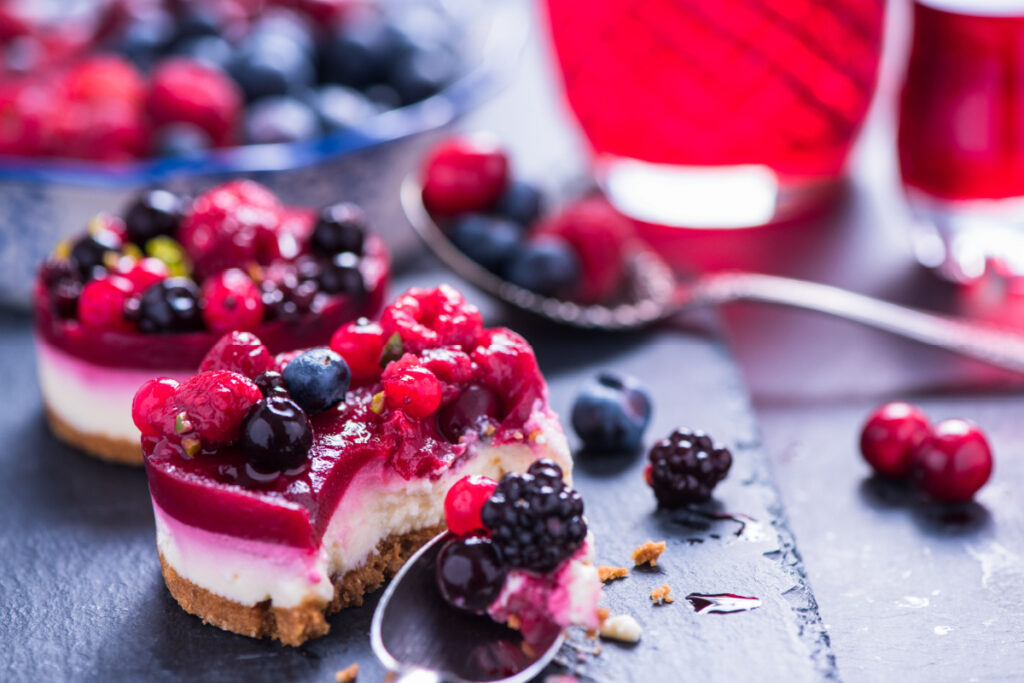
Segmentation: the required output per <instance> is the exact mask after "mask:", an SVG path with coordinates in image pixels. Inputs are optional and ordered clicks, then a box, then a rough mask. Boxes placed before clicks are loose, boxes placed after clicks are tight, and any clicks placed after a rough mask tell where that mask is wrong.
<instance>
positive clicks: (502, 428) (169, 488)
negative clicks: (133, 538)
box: [142, 287, 547, 549]
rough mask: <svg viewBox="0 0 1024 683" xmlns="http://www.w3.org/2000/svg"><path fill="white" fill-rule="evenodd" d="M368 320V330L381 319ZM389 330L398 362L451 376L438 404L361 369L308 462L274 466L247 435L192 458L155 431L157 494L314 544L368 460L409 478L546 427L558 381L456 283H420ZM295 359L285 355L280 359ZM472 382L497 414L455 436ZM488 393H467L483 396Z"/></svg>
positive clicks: (167, 505)
mask: <svg viewBox="0 0 1024 683" xmlns="http://www.w3.org/2000/svg"><path fill="white" fill-rule="evenodd" d="M410 311H411V313H410ZM360 327H361V329H362V330H363V332H361V333H360V335H361V336H360V338H361V339H362V338H364V337H365V336H366V335H365V334H364V332H365V329H368V328H370V327H375V326H368V325H367V324H365V323H363V324H361V326H360ZM342 329H343V330H344V329H346V328H342ZM378 329H380V333H379V334H380V339H379V340H378V342H376V343H377V344H380V343H381V340H383V339H391V338H392V337H394V336H395V335H397V336H398V338H400V339H401V346H402V348H403V350H404V351H406V353H404V354H401V355H399V356H398V358H394V359H391V360H390V364H392V365H402V366H404V365H408V364H410V363H416V365H417V366H418V367H424V368H427V369H429V370H430V372H431V373H433V375H434V376H436V377H437V379H438V380H439V381H440V384H441V394H442V398H441V403H440V405H439V407H438V409H437V410H435V411H433V412H432V413H430V414H429V415H420V412H421V411H418V410H414V411H413V414H409V413H407V412H406V411H405V410H403V409H402V408H401V407H400V406H399V407H396V406H395V405H392V404H391V402H390V401H389V400H385V397H384V395H383V394H384V393H386V391H387V390H386V388H385V386H384V384H383V383H382V381H381V377H380V374H385V375H386V374H387V368H384V369H383V370H382V371H381V372H380V373H378V376H377V377H369V378H368V377H366V376H365V375H364V374H362V373H356V374H354V376H353V380H352V386H351V388H350V389H349V391H348V393H347V395H346V398H345V400H344V401H343V402H342V403H340V404H339V405H337V406H335V407H333V408H330V409H328V410H325V411H323V412H320V413H317V414H315V415H311V416H310V422H311V425H312V429H313V445H312V447H311V448H310V451H309V457H308V458H307V460H306V462H305V463H304V464H303V465H301V466H300V467H297V468H295V469H293V470H287V471H281V472H274V473H271V474H264V473H261V472H258V471H256V470H254V469H253V468H252V467H251V465H249V464H248V462H247V459H246V456H245V454H244V453H243V452H242V450H241V448H240V447H239V446H238V445H237V444H235V445H230V446H227V447H222V448H219V449H216V450H214V451H212V452H201V453H199V454H197V455H196V456H195V457H191V458H190V457H188V456H187V455H186V454H185V451H184V449H183V448H182V447H181V445H180V444H179V443H177V442H176V441H175V440H174V439H173V438H167V437H163V436H144V437H143V441H142V445H143V451H144V453H145V464H146V471H147V474H148V477H149V486H150V492H151V494H152V497H153V501H154V503H156V504H157V505H158V506H159V507H160V508H161V509H162V510H163V511H164V512H165V513H167V514H169V515H171V516H172V517H175V518H176V519H178V520H179V521H181V522H184V523H185V524H188V525H191V526H193V527H197V528H199V529H203V530H206V531H210V532H214V533H220V534H226V535H230V536H233V537H236V538H242V539H249V540H256V541H264V542H269V543H275V544H283V545H287V546H292V547H296V548H306V549H312V548H316V547H317V546H318V545H319V543H320V541H321V538H322V536H323V534H324V532H325V530H326V528H327V525H328V523H329V522H330V519H331V515H332V513H333V512H334V510H335V508H336V507H337V505H338V502H339V500H340V499H341V497H342V496H344V495H345V494H346V491H348V489H349V487H350V484H352V482H353V479H354V478H355V476H356V474H357V473H359V472H360V470H362V469H363V468H366V467H368V466H373V465H376V466H382V468H383V469H382V471H383V472H384V475H383V476H384V477H386V478H390V477H392V476H393V477H396V478H398V480H399V481H410V480H414V479H417V478H431V479H433V478H437V477H440V476H441V475H442V474H443V473H444V472H446V471H447V470H448V469H449V468H450V466H452V465H453V464H454V463H457V462H458V461H459V460H460V459H462V458H464V457H467V456H468V455H469V454H470V453H471V452H472V449H473V447H474V445H475V444H476V443H478V442H479V441H480V440H481V439H482V438H487V439H488V440H489V441H490V442H491V443H493V444H494V445H502V444H506V443H524V444H529V443H531V439H532V438H533V437H534V436H535V435H536V434H537V433H538V426H537V424H535V422H534V420H535V419H537V417H536V416H537V411H538V410H540V411H546V399H547V395H546V394H547V389H546V386H545V384H544V381H543V379H542V377H541V374H540V371H539V368H538V366H537V361H536V358H535V357H534V355H533V351H532V349H531V348H530V347H529V345H528V344H527V343H526V341H525V340H523V339H522V338H521V337H519V336H518V335H516V334H515V333H513V332H510V331H508V330H505V329H493V330H484V329H483V328H482V326H481V324H480V317H479V313H478V312H477V311H476V309H473V308H472V307H469V306H467V305H466V304H465V302H464V301H462V297H461V296H460V295H458V294H457V293H456V292H454V290H451V289H450V288H447V287H442V288H439V289H437V290H431V291H428V292H422V291H416V290H413V291H411V292H410V293H409V294H407V295H405V296H403V297H400V298H399V299H398V301H397V302H396V303H395V304H392V305H391V306H389V307H388V308H387V309H385V311H384V314H383V316H382V321H381V328H378ZM338 336H344V335H343V334H342V333H341V332H339V335H338ZM368 343H374V342H372V341H371V342H368ZM389 346H390V345H389ZM336 350H338V352H339V353H341V354H342V355H343V356H344V355H345V352H344V351H343V350H341V349H338V348H337V346H336ZM384 353H385V356H386V354H387V350H385V352H384ZM291 357H294V354H281V355H280V356H279V357H278V369H282V368H281V366H282V365H283V364H286V361H287V360H288V359H289V358H291ZM387 360H388V358H387V357H385V361H387ZM471 387H474V388H477V387H482V388H483V390H485V391H489V392H493V394H494V395H495V396H496V397H497V404H498V406H499V407H498V410H497V414H496V415H495V416H494V417H493V418H489V417H487V416H484V418H483V419H482V420H480V421H478V422H477V423H476V424H473V425H472V426H470V427H468V428H466V429H465V430H464V432H463V433H462V434H461V435H460V437H459V439H458V440H457V442H455V443H453V442H452V440H450V439H449V438H448V437H446V436H445V434H446V433H447V434H449V435H452V430H451V428H450V427H447V426H446V425H444V424H442V422H444V417H443V416H445V415H451V414H453V413H458V412H459V411H457V410H454V411H453V410H445V408H451V407H452V406H457V405H458V403H459V401H460V398H461V397H462V396H464V395H466V394H467V390H468V389H469V388H471ZM478 392H479V389H474V390H473V391H470V392H469V394H468V395H470V396H473V399H474V401H475V400H476V396H475V395H476V394H477V393H478ZM375 398H376V400H375ZM544 414H545V415H546V414H547V413H546V412H544Z"/></svg>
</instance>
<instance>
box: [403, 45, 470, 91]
mask: <svg viewBox="0 0 1024 683" xmlns="http://www.w3.org/2000/svg"><path fill="white" fill-rule="evenodd" d="M457 70H458V60H457V59H456V58H455V55H454V54H452V53H451V52H449V51H448V50H446V49H444V48H438V49H430V50H423V49H417V50H413V51H412V52H410V53H408V54H405V55H401V56H399V57H398V58H397V59H396V60H395V61H394V63H393V64H392V66H391V69H390V70H389V72H388V83H389V84H390V85H391V87H393V88H394V89H395V92H397V93H398V96H399V98H400V99H401V102H402V104H412V103H413V102H419V101H420V100H425V99H427V98H428V97H430V96H431V95H436V94H437V93H439V92H440V91H441V90H442V89H443V88H444V87H445V86H446V85H448V83H450V82H451V81H452V80H454V79H455V76H456V74H457Z"/></svg>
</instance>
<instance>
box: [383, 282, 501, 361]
mask: <svg viewBox="0 0 1024 683" xmlns="http://www.w3.org/2000/svg"><path fill="white" fill-rule="evenodd" d="M380 326H381V328H382V329H383V330H384V337H385V338H386V339H387V338H390V337H391V335H392V334H394V333H396V332H397V333H398V335H399V336H400V337H401V338H402V343H403V348H404V350H406V351H412V352H413V353H420V352H421V351H423V350H425V349H428V348H435V347H438V346H463V347H472V346H474V345H475V344H476V341H477V339H478V338H479V337H480V334H481V332H482V331H483V319H482V318H481V316H480V311H479V310H477V308H476V306H472V305H470V304H468V303H466V300H465V299H464V298H463V297H462V295H461V294H460V293H459V292H457V291H456V290H455V289H453V288H452V287H450V286H449V285H441V286H440V287H437V288H435V289H430V290H423V289H410V290H409V291H408V292H406V293H405V294H404V295H402V296H400V297H399V298H398V299H397V300H396V301H395V302H394V303H393V304H391V305H390V306H388V307H387V308H386V309H385V310H384V313H383V314H382V315H381V319H380Z"/></svg>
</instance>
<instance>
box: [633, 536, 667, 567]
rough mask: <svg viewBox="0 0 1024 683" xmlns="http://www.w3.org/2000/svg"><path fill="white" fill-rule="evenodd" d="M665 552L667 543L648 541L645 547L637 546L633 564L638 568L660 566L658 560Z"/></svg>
mask: <svg viewBox="0 0 1024 683" xmlns="http://www.w3.org/2000/svg"><path fill="white" fill-rule="evenodd" d="M663 552H665V541H658V542H657V543H655V542H654V541H647V542H646V543H644V544H643V545H640V546H637V548H636V550H634V551H633V564H635V565H636V566H637V567H639V566H640V565H644V564H648V565H650V566H652V567H657V566H658V558H659V557H661V554H662V553H663Z"/></svg>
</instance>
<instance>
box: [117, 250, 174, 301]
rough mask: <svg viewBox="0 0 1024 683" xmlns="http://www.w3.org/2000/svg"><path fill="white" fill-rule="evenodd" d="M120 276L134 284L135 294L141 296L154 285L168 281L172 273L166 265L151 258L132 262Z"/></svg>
mask: <svg viewBox="0 0 1024 683" xmlns="http://www.w3.org/2000/svg"><path fill="white" fill-rule="evenodd" d="M118 274H119V275H123V276H124V278H125V279H126V280H128V281H129V282H131V283H132V290H133V292H134V293H135V294H140V293H142V292H144V291H146V290H147V289H149V288H150V287H151V286H152V285H155V284H156V283H158V282H161V281H163V280H166V279H167V277H168V276H169V275H170V272H169V271H168V269H167V264H166V263H164V262H163V261H161V260H160V259H158V258H153V257H151V256H150V257H147V258H143V259H139V260H138V261H133V262H131V265H130V266H129V267H128V268H127V269H125V270H124V271H123V272H120V273H118Z"/></svg>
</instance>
